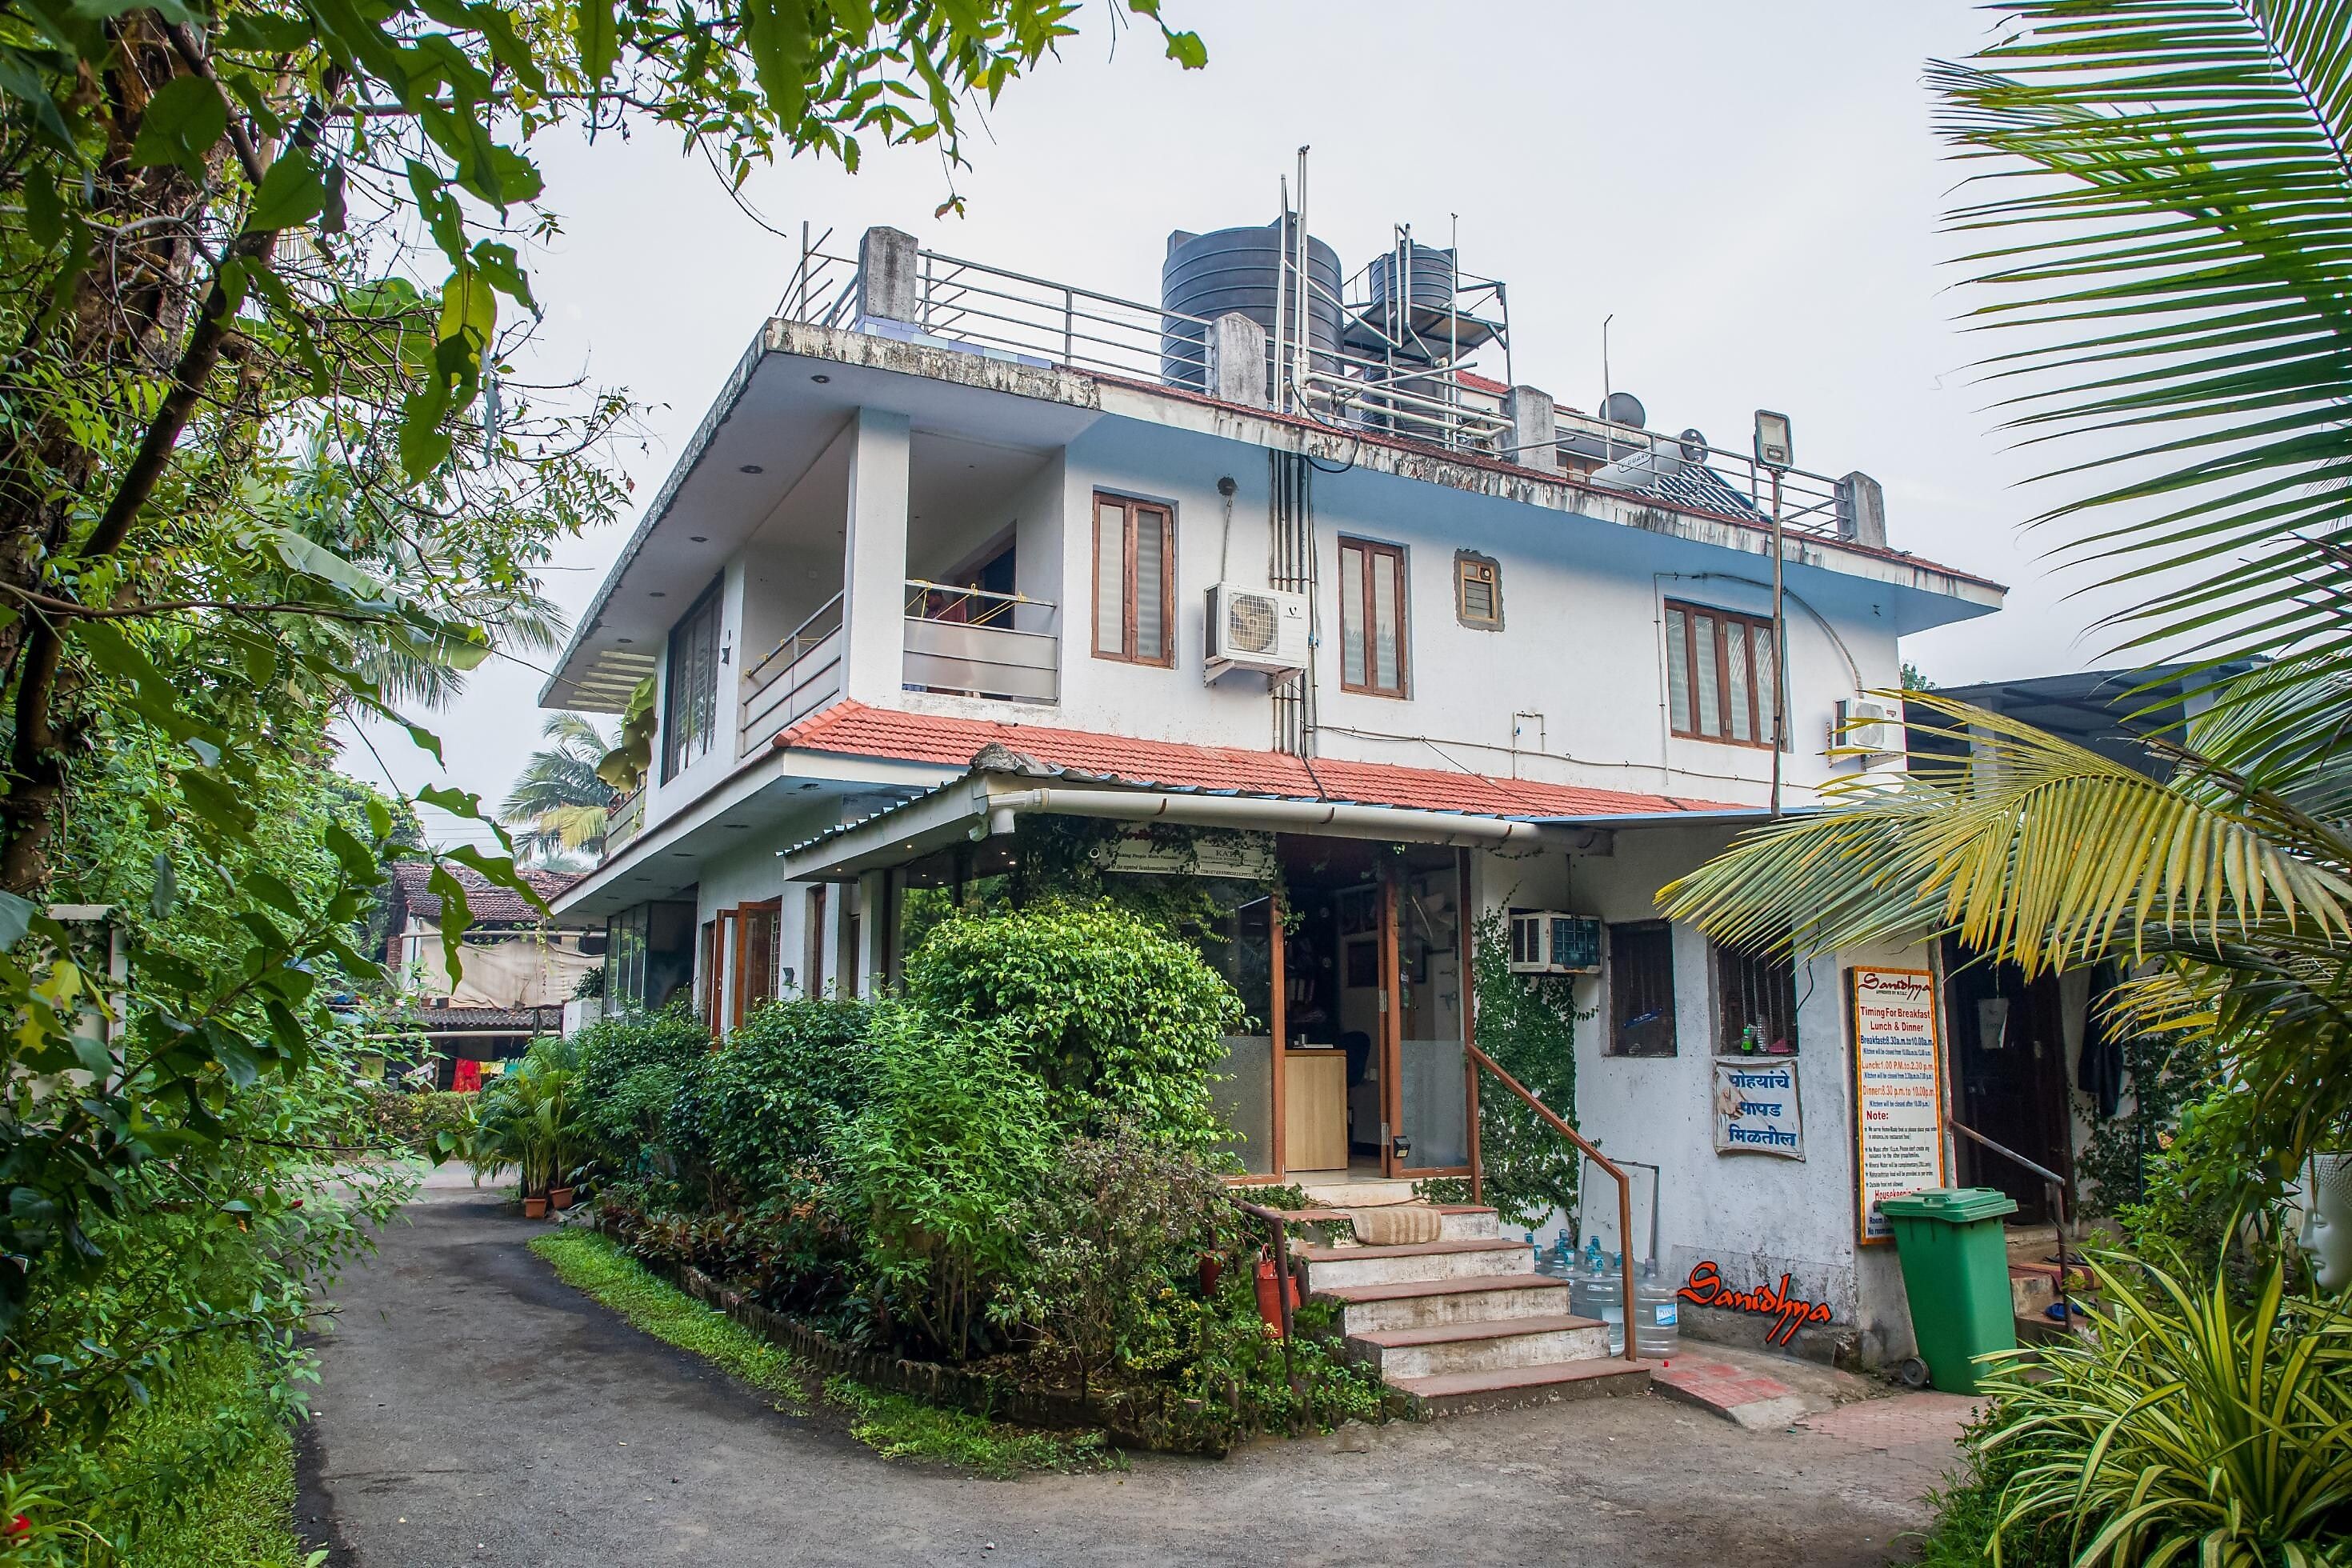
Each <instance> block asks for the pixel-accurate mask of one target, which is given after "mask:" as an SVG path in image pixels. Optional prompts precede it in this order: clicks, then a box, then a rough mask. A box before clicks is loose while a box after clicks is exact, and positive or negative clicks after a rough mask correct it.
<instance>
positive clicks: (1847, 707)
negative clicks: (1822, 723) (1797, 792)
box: [1830, 697, 1910, 761]
mask: <svg viewBox="0 0 2352 1568" xmlns="http://www.w3.org/2000/svg"><path fill="white" fill-rule="evenodd" d="M1909 750H1910V747H1909V746H1908V745H1906V743H1905V742H1904V737H1903V715H1902V712H1901V710H1899V709H1898V708H1896V707H1895V705H1893V704H1891V703H1885V702H1874V701H1871V700H1867V699H1864V698H1859V697H1849V698H1846V699H1844V700H1842V701H1840V702H1839V703H1838V705H1837V722H1836V723H1835V724H1834V725H1833V726H1832V728H1831V731H1830V755H1831V756H1832V757H1862V758H1865V759H1868V760H1870V761H1877V760H1878V759H1880V758H1882V757H1899V756H1901V755H1903V753H1904V752H1907V751H1909Z"/></svg>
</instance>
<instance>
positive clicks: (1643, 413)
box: [1601, 392, 1650, 430]
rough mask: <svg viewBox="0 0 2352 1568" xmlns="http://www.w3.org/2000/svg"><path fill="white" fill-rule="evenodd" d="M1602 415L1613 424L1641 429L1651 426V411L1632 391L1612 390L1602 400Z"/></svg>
mask: <svg viewBox="0 0 2352 1568" xmlns="http://www.w3.org/2000/svg"><path fill="white" fill-rule="evenodd" d="M1601 417H1602V418H1603V419H1606V420H1607V421H1609V423H1611V424H1612V425H1631V426H1633V428H1634V429H1636V430H1641V429H1644V428H1647V426H1649V423H1650V411H1649V410H1648V409H1646V408H1644V407H1643V406H1642V400H1641V399H1640V398H1638V397H1636V396H1634V395H1633V394H1632V393H1630V392H1612V393H1611V394H1610V395H1608V396H1606V397H1604V398H1602V399H1601Z"/></svg>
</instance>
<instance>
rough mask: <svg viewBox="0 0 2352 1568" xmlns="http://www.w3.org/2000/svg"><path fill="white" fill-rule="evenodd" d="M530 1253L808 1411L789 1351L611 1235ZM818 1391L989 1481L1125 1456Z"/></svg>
mask: <svg viewBox="0 0 2352 1568" xmlns="http://www.w3.org/2000/svg"><path fill="white" fill-rule="evenodd" d="M530 1249H531V1251H533V1252H535V1253H537V1254H538V1255H539V1256H540V1257H541V1258H545V1259H546V1260H547V1261H548V1262H549V1263H550V1264H551V1265H553V1266H554V1268H555V1273H556V1277H557V1278H558V1279H562V1281H563V1282H564V1283H565V1284H566V1285H569V1286H571V1287H572V1288H573V1289H577V1290H580V1291H582V1292H583V1293H584V1294H586V1295H587V1296H588V1297H589V1298H590V1299H591V1300H594V1301H596V1302H597V1303H599V1304H600V1305H603V1306H605V1307H609V1308H611V1309H612V1310H614V1311H615V1312H618V1313H619V1314H620V1315H621V1316H622V1317H624V1318H625V1319H626V1320H628V1321H629V1322H630V1323H631V1324H632V1325H634V1326H635V1327H636V1328H639V1329H642V1330H644V1331H646V1333H649V1334H651V1335H653V1337H654V1338H656V1339H657V1340H660V1341H661V1342H664V1343H665V1344H672V1345H676V1346H677V1348H678V1349H680V1350H683V1351H691V1352H693V1353H695V1354H696V1355H698V1356H700V1357H702V1358H703V1359H704V1360H706V1361H710V1362H715V1363H718V1364H719V1366H721V1367H724V1368H725V1369H726V1370H727V1371H728V1372H730V1373H733V1374H734V1375H735V1376H737V1377H739V1378H740V1379H742V1380H743V1381H744V1382H745V1383H748V1384H751V1386H752V1387H754V1388H757V1389H759V1390H761V1392H763V1393H765V1394H772V1395H773V1396H775V1400H776V1408H777V1409H779V1410H782V1411H784V1412H786V1413H788V1414H791V1415H804V1414H806V1412H807V1403H808V1390H809V1386H810V1384H811V1382H812V1381H813V1374H812V1373H810V1371H809V1369H808V1368H806V1367H805V1366H804V1365H803V1363H801V1362H800V1361H799V1360H798V1358H796V1357H794V1356H793V1354H792V1353H791V1352H789V1351H786V1350H784V1349H782V1348H781V1347H780V1346H777V1345H775V1344H772V1343H771V1342H768V1341H767V1340H764V1339H762V1338H761V1337H760V1336H759V1335H757V1334H755V1333H753V1332H752V1331H751V1330H749V1329H747V1328H745V1327H744V1326H743V1325H742V1324H740V1323H739V1322H737V1321H735V1320H734V1319H732V1318H730V1317H729V1316H728V1315H727V1314H726V1313H724V1312H721V1311H719V1310H718V1309H717V1308H715V1307H710V1306H708V1305H706V1304H704V1303H703V1302H701V1301H698V1300H696V1299H695V1298H693V1297H692V1296H689V1295H688V1294H687V1293H686V1292H685V1291H683V1290H681V1289H678V1288H677V1286H675V1285H672V1284H671V1283H669V1282H668V1281H667V1280H666V1279H661V1278H659V1277H658V1276H656V1275H655V1274H654V1273H653V1272H652V1271H650V1270H649V1269H647V1268H646V1267H645V1265H644V1264H642V1263H639V1262H638V1261H637V1260H636V1259H635V1258H632V1257H630V1256H629V1254H628V1253H627V1251H626V1250H625V1249H624V1248H623V1247H620V1246H619V1245H618V1244H617V1243H615V1242H614V1241H613V1240H611V1239H610V1238H609V1237H604V1236H600V1235H598V1234H597V1233H596V1232H594V1231H593V1230H589V1229H586V1228H584V1227H583V1226H562V1227H561V1228H559V1229H556V1230H552V1231H550V1232H548V1233H547V1234H546V1235H544V1236H540V1237H534V1238H533V1239H532V1240H531V1243H530ZM824 1395H825V1397H826V1398H827V1399H829V1400H830V1401H832V1402H833V1403H834V1404H835V1405H839V1406H840V1407H841V1408H842V1409H843V1410H845V1411H846V1412H847V1413H848V1415H849V1417H850V1424H849V1433H850V1436H853V1437H856V1439H857V1440H858V1441H859V1442H861V1443H863V1444H865V1445H866V1447H869V1448H871V1449H873V1450H874V1451H875V1452H876V1453H877V1454H879V1455H881V1456H882V1457H883V1458H886V1459H930V1460H936V1461H939V1462H940V1463H943V1464H950V1465H955V1466H958V1467H960V1468H965V1469H969V1470H971V1471H972V1472H974V1473H975V1474H978V1475H982V1476H985V1477H988V1478H989V1479H992V1480H1005V1479H1011V1478H1012V1477H1013V1476H1017V1475H1021V1474H1024V1473H1025V1472H1028V1471H1032V1470H1066V1471H1067V1470H1098V1469H1124V1468H1126V1464H1127V1461H1126V1458H1125V1457H1124V1456H1123V1455H1121V1454H1120V1453H1119V1451H1118V1449H1116V1448H1114V1447H1111V1446H1110V1445H1109V1444H1108V1442H1106V1441H1105V1440H1104V1438H1103V1435H1102V1434H1101V1433H1100V1432H1038V1431H1033V1430H1030V1429H1029V1428H1026V1427H1021V1426H1004V1425H1003V1424H1002V1423H999V1422H994V1421H991V1420H989V1419H988V1418H987V1417H985V1416H982V1415H972V1414H971V1413H970V1412H969V1411H963V1410H949V1409H946V1408H943V1407H941V1406H940V1405H930V1404H927V1403H925V1402H924V1401H922V1400H919V1399H917V1398H915V1397H913V1396H912V1395H910V1394H891V1393H886V1392H884V1391H882V1390H879V1389H874V1388H868V1387H867V1386H866V1384H862V1383H858V1382H856V1381H855V1380H853V1379H851V1378H847V1377H835V1378H830V1379H828V1380H826V1382H825V1384H824Z"/></svg>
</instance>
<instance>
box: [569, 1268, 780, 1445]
mask: <svg viewBox="0 0 2352 1568" xmlns="http://www.w3.org/2000/svg"><path fill="white" fill-rule="evenodd" d="M530 1249H531V1251H533V1252H535V1253H537V1254H538V1255H539V1256H540V1257H541V1258H545V1259H546V1260H547V1261H548V1262H549V1263H550V1264H551V1265H553V1266H554V1268H555V1273H556V1277H557V1278H558V1279H562V1281H563V1282H564V1283H565V1284H566V1285H569V1286H571V1287H572V1289H576V1290H579V1291H582V1292H583V1293H584V1294H585V1295H587V1296H588V1297H589V1298H590V1299H591V1300H594V1301H596V1302H597V1303H598V1304H600V1305H602V1306H605V1307H609V1308H611V1309H612V1310H614V1311H615V1312H618V1313H619V1314H620V1315H621V1316H622V1317H623V1318H625V1319H626V1320H628V1321H629V1323H630V1324H631V1325H632V1326H633V1327H635V1328H638V1329H642V1330H644V1331H646V1333H649V1334H651V1335H653V1337H654V1338H656V1339H657V1340H659V1341H661V1342H663V1343H665V1344H671V1345H676V1346H677V1348H678V1349H680V1350H682V1351H690V1352H693V1353H694V1354H696V1355H698V1356H700V1357H702V1359H703V1360H705V1361H708V1362H714V1363H717V1364H718V1365H719V1366H721V1367H724V1368H725V1369H726V1370H727V1371H728V1372H730V1373H733V1374H734V1375H735V1376H736V1377H738V1378H740V1379H741V1380H742V1381H743V1382H745V1383H748V1384H751V1386H752V1387H754V1388H756V1389H758V1390H759V1391H760V1392H761V1393H762V1394H769V1395H771V1396H772V1399H773V1401H774V1404H775V1407H776V1408H777V1409H778V1410H781V1411H783V1412H784V1413H785V1414H787V1415H805V1414H807V1411H808V1379H807V1377H806V1375H805V1374H804V1373H803V1370H802V1368H801V1365H800V1363H799V1362H798V1361H796V1360H795V1359H794V1358H793V1354H792V1352H789V1351H787V1350H785V1349H783V1348H782V1346H780V1345H776V1344H772V1343H771V1342H768V1341H766V1340H764V1339H761V1337H760V1336H759V1335H757V1334H755V1333H753V1332H752V1331H751V1330H749V1329H747V1328H745V1327H744V1326H743V1325H742V1324H740V1323H739V1322H737V1321H735V1320H734V1319H732V1318H730V1317H729V1316H728V1315H727V1314H726V1313H724V1312H722V1311H719V1310H718V1309H717V1308H715V1307H709V1306H706V1305H704V1304H703V1303H702V1302H700V1301H698V1300H695V1299H694V1298H693V1297H691V1296H689V1295H688V1294H687V1293H686V1292H685V1291H683V1290H681V1289H678V1288H677V1286H675V1285H672V1284H671V1283H669V1282H668V1281H667V1280H666V1279H659V1278H656V1276H655V1275H654V1274H653V1273H652V1272H650V1271H649V1270H648V1269H646V1267H645V1265H644V1264H642V1263H639V1262H638V1261H637V1260H636V1259H635V1258H632V1257H630V1256H629V1255H628V1253H627V1252H625V1251H624V1250H623V1249H622V1248H621V1247H618V1246H617V1245H615V1244H614V1242H612V1241H611V1240H609V1239H607V1238H606V1237H602V1236H599V1235H597V1234H596V1233H595V1232H594V1231H592V1230H588V1229H585V1228H583V1227H582V1226H562V1227H561V1228H559V1229H556V1230H551V1231H550V1232H548V1233H547V1234H546V1235H544V1236H541V1237H534V1238H533V1239H532V1241H531V1243H530Z"/></svg>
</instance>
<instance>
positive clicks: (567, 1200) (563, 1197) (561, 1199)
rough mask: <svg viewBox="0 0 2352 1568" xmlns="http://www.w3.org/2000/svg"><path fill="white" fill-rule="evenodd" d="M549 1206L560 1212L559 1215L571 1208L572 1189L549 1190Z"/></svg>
mask: <svg viewBox="0 0 2352 1568" xmlns="http://www.w3.org/2000/svg"><path fill="white" fill-rule="evenodd" d="M547 1206H548V1207H550V1208H551V1209H554V1210H556V1211H558V1212H559V1213H560V1212H561V1211H562V1210H564V1209H568V1208H570V1207H571V1206H572V1189H571V1188H570V1187H550V1188H548V1189H547Z"/></svg>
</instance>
